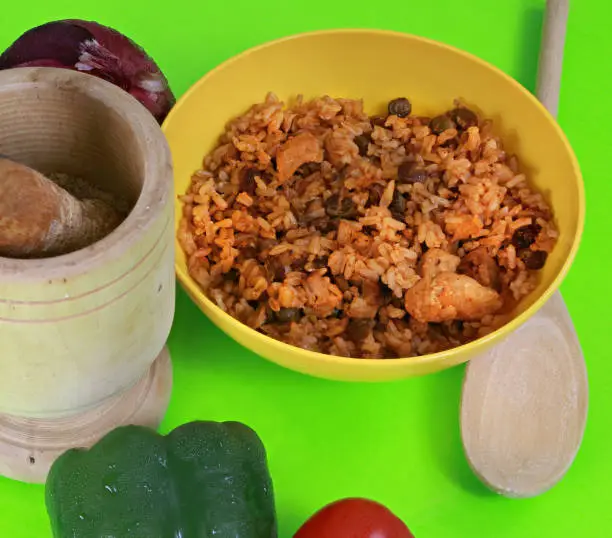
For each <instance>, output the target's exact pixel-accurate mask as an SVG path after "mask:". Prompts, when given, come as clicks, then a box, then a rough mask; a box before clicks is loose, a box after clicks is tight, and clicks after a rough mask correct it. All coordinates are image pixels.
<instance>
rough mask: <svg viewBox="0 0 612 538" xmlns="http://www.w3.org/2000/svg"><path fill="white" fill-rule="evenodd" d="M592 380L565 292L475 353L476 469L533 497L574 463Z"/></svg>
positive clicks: (552, 20) (468, 432)
mask: <svg viewBox="0 0 612 538" xmlns="http://www.w3.org/2000/svg"><path fill="white" fill-rule="evenodd" d="M567 15H568V0H548V2H547V6H546V19H545V24H544V36H543V41H542V49H541V53H540V65H539V73H538V84H537V95H538V98H539V99H540V100H541V102H542V103H543V104H544V106H546V107H547V109H548V110H549V112H550V113H551V114H553V115H555V116H556V114H557V105H558V98H559V84H560V80H561V66H562V61H563V49H564V45H565V31H566V21H567ZM587 400H588V383H587V373H586V366H585V363H584V357H583V354H582V350H581V348H580V343H579V341H578V337H577V335H576V330H575V329H574V326H573V324H572V320H571V318H570V315H569V313H568V311H567V308H566V306H565V303H564V302H563V299H562V297H561V294H560V293H559V292H557V293H555V294H554V295H553V297H552V298H551V299H550V300H549V301H548V302H547V303H546V304H545V305H544V306H543V307H542V308H541V309H540V311H539V312H538V313H537V314H536V315H535V316H534V317H533V318H532V319H531V320H529V321H528V322H527V323H525V325H523V326H522V327H520V328H519V329H518V330H517V331H516V332H514V333H513V334H512V335H511V336H509V337H508V338H507V339H506V340H505V341H504V342H502V343H501V344H499V345H498V346H496V347H495V348H494V349H493V350H492V351H491V352H489V353H486V354H485V355H482V356H480V357H477V358H476V359H474V360H472V361H470V363H469V364H468V366H467V369H466V374H465V380H464V383H463V394H462V401H461V436H462V441H463V446H464V449H465V453H466V456H467V459H468V462H469V464H470V466H471V467H472V469H473V471H474V473H475V474H476V475H477V476H478V477H479V478H480V479H481V480H482V481H483V482H484V483H485V484H486V485H487V486H488V487H489V488H491V489H492V490H494V491H496V492H497V493H500V494H502V495H505V496H507V497H515V498H521V497H533V496H535V495H539V494H541V493H543V492H545V491H546V490H548V489H550V488H551V487H552V486H554V485H555V484H556V483H557V482H558V481H559V480H560V479H561V478H562V477H563V475H564V474H565V473H566V471H567V470H568V469H569V467H570V466H571V464H572V462H573V460H574V457H575V456H576V453H577V452H578V448H579V447H580V443H581V442H582V436H583V433H584V427H585V423H586V416H587V406H588V404H587Z"/></svg>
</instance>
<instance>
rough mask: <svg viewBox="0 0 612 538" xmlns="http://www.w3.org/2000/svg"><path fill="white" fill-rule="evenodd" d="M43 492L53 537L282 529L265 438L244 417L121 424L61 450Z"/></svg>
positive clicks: (221, 535)
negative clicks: (169, 424) (89, 442)
mask: <svg viewBox="0 0 612 538" xmlns="http://www.w3.org/2000/svg"><path fill="white" fill-rule="evenodd" d="M45 494H46V503H47V511H48V514H49V518H50V521H51V527H52V530H53V536H54V537H55V538H209V537H210V538H276V536H277V523H276V513H275V507H274V494H273V488H272V480H271V477H270V474H269V471H268V466H267V461H266V453H265V449H264V446H263V444H262V442H261V440H260V439H259V437H258V436H257V434H256V433H255V432H254V431H253V430H251V429H250V428H249V427H247V426H245V425H244V424H241V423H238V422H223V423H220V422H191V423H188V424H185V425H183V426H179V427H178V428H176V429H175V430H174V431H172V432H171V433H170V434H168V435H167V436H162V435H160V434H158V433H156V432H154V431H153V430H150V429H148V428H145V427H140V426H124V427H120V428H117V429H115V430H113V431H112V432H110V433H109V434H108V435H106V436H105V437H104V438H102V439H101V440H100V441H99V442H98V443H96V444H95V445H94V446H93V447H92V448H91V449H89V450H82V449H73V450H69V451H68V452H66V453H65V454H63V455H62V456H60V457H59V458H58V459H57V460H56V461H55V463H54V464H53V466H52V467H51V470H50V473H49V475H48V478H47V483H46V491H45Z"/></svg>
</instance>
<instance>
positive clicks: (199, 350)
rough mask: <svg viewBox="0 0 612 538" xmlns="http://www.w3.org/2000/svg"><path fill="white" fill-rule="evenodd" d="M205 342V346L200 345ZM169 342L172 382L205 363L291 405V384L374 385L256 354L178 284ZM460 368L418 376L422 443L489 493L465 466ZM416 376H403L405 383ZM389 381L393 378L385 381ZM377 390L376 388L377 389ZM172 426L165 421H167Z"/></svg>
mask: <svg viewBox="0 0 612 538" xmlns="http://www.w3.org/2000/svg"><path fill="white" fill-rule="evenodd" d="M204 342H205V345H206V347H205V349H203V345H204V344H203V343H204ZM169 345H170V350H171V352H176V356H177V357H178V356H180V361H181V363H180V376H181V378H180V379H177V383H181V382H189V380H188V377H189V376H190V375H191V374H193V375H196V373H197V371H199V370H201V369H202V367H203V365H204V364H205V370H206V378H207V379H209V380H210V383H213V384H214V383H215V380H219V382H221V383H224V384H227V379H228V378H232V377H233V378H234V379H235V384H236V388H237V389H240V390H242V391H244V390H246V391H253V390H255V391H261V390H263V391H265V390H266V388H270V389H272V388H273V387H274V388H275V389H278V387H280V386H282V387H283V390H282V391H281V393H282V394H284V397H285V398H288V404H289V406H290V407H292V408H294V409H295V402H293V403H291V402H292V400H293V398H295V397H296V394H294V393H293V392H292V387H297V386H298V385H303V384H305V383H306V384H310V383H312V385H313V390H314V389H316V392H317V396H318V398H319V399H320V400H325V399H326V398H327V396H328V392H329V391H332V392H335V391H339V390H340V391H342V392H343V393H344V396H345V397H346V398H347V399H350V400H353V401H359V400H360V398H359V394H363V395H364V396H365V395H366V394H370V395H373V394H374V392H372V388H373V387H364V386H363V385H360V384H353V383H341V382H336V381H326V380H321V379H316V378H309V377H307V376H303V375H302V374H299V373H296V372H293V371H290V370H287V369H285V368H282V367H280V366H277V365H275V364H273V363H270V362H268V361H266V360H264V359H262V358H260V357H257V356H256V355H254V354H253V353H252V352H250V351H248V350H246V349H245V348H243V347H242V346H240V345H239V344H237V343H236V342H234V341H233V340H232V339H231V338H230V337H228V336H226V335H225V334H223V333H222V332H221V331H219V330H218V329H217V328H216V327H215V326H214V325H213V324H212V322H210V321H209V320H208V319H206V317H205V316H204V315H203V314H202V312H201V311H200V310H199V309H198V307H197V306H196V305H195V304H193V303H192V301H191V300H190V299H189V298H188V296H187V295H186V294H185V293H184V292H183V291H182V290H181V289H180V287H177V309H176V319H175V323H174V326H173V330H172V333H171V336H170V340H169ZM203 361H205V363H204V362H203ZM175 370H178V368H175ZM463 372H464V369H463V368H462V367H456V368H452V369H450V370H446V371H444V372H440V373H438V374H436V375H432V376H428V377H426V378H423V379H421V380H418V382H419V383H423V384H424V386H423V389H424V390H423V391H422V395H423V401H422V405H421V410H420V411H419V412H422V413H423V414H424V416H425V417H426V419H425V421H424V422H425V424H426V428H425V439H423V443H424V444H426V445H428V446H429V450H428V452H429V453H430V454H431V455H432V456H433V458H434V460H435V461H436V463H437V465H438V466H439V468H440V469H441V470H442V472H443V473H444V474H445V475H446V476H447V477H448V478H449V479H450V480H451V481H453V482H454V483H455V484H457V485H458V486H459V487H461V488H462V489H464V490H466V491H468V492H469V493H471V494H473V495H476V496H480V497H482V496H491V495H493V494H492V493H491V492H490V491H489V490H488V489H487V488H485V487H484V486H483V485H482V484H481V483H480V481H479V480H478V479H477V478H476V477H475V476H474V474H473V473H472V471H471V469H470V468H469V466H468V463H467V461H466V459H465V456H464V453H463V448H462V445H461V438H460V429H459V404H460V396H461V383H462V377H463ZM416 381H417V380H410V381H408V385H406V387H408V386H409V384H410V383H413V382H416ZM398 383H404V382H398ZM247 384H248V385H249V386H248V387H247ZM393 385H395V383H391V384H390V385H389V386H390V387H391V386H393ZM255 387H256V388H255ZM402 390H403V389H399V387H398V386H397V385H396V386H395V387H394V388H393V389H391V388H390V391H389V393H393V394H395V395H397V394H398V391H399V393H401V392H402ZM207 392H209V391H207V390H206V389H205V388H204V387H203V388H202V393H201V396H200V397H199V399H198V400H199V401H198V403H197V406H198V407H199V408H202V409H207V408H208V407H209V404H207V402H206V399H207V397H208V396H207ZM376 393H377V394H378V392H377V391H376ZM277 395H278V393H277ZM389 396H391V394H389ZM211 397H212V396H211ZM200 402H201V403H200ZM194 403H195V402H194ZM259 403H260V405H263V406H266V405H270V403H266V402H265V401H263V400H259ZM364 405H365V402H364ZM215 407H216V406H215V402H210V408H211V409H212V408H215ZM400 407H401V405H400ZM172 408H173V405H172V403H171V409H170V410H169V414H168V419H169V422H175V420H173V417H174V413H173V410H172ZM192 412H193V416H192V417H185V416H182V417H181V420H187V419H197V418H203V417H201V416H198V409H196V408H195V407H194V408H193V411H192ZM360 412H362V413H363V412H365V409H361V411H360ZM299 414H300V412H299V411H298V415H299ZM307 417H308V413H305V416H303V417H300V416H297V417H294V418H295V419H296V420H297V421H298V422H299V420H300V419H306V418H307ZM172 426H173V425H172V424H168V427H172Z"/></svg>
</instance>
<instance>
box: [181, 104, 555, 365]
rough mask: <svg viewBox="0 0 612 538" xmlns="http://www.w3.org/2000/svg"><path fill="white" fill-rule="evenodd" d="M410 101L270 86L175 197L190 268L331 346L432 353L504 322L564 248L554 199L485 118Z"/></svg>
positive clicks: (323, 347)
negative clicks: (378, 111)
mask: <svg viewBox="0 0 612 538" xmlns="http://www.w3.org/2000/svg"><path fill="white" fill-rule="evenodd" d="M410 109H411V104H410V103H409V101H408V100H406V99H403V98H402V99H395V100H393V101H391V102H390V103H389V110H388V114H385V115H384V116H374V117H369V116H368V115H367V114H366V113H365V112H364V107H363V102H362V101H361V100H352V99H333V98H331V97H329V96H323V97H320V98H316V99H313V100H310V101H304V100H303V99H302V97H300V96H298V98H297V99H296V101H295V102H294V103H293V104H292V105H291V106H288V107H287V106H285V104H284V103H282V102H281V101H279V99H278V98H277V97H276V96H275V95H274V94H269V95H268V96H267V97H266V99H265V101H264V102H262V103H258V104H255V105H253V106H252V107H251V108H250V109H249V110H248V111H247V112H246V114H244V115H243V116H240V117H238V118H235V119H233V120H232V121H230V122H229V123H228V125H227V127H226V130H225V132H224V133H223V135H222V136H221V137H220V140H219V143H218V145H217V147H216V148H215V149H214V150H213V151H212V152H210V153H209V154H208V155H207V156H205V158H204V160H203V166H202V169H201V170H197V171H196V172H195V173H194V174H193V176H192V179H191V184H190V187H189V189H188V191H187V192H186V193H185V195H183V196H181V198H180V199H181V201H182V203H183V218H182V221H181V224H180V227H179V232H178V233H179V241H180V244H181V245H182V248H183V249H184V251H185V253H186V255H187V258H188V268H189V272H190V275H191V277H192V278H193V279H194V280H195V281H196V282H197V283H198V284H199V286H200V287H201V288H202V289H203V290H204V292H205V293H206V294H207V295H208V296H209V297H210V298H211V300H212V301H213V302H214V303H215V304H216V305H217V306H219V307H220V308H222V309H223V310H224V311H226V312H227V313H229V314H230V315H232V316H233V317H235V318H236V319H238V320H240V321H241V322H242V323H245V324H246V325H248V326H250V327H252V328H253V329H255V330H257V331H260V332H262V333H265V334H267V335H269V336H271V337H273V338H276V339H278V340H282V341H284V342H287V343H289V344H291V345H295V346H299V347H301V348H304V349H309V350H313V351H319V352H322V353H328V354H332V355H340V356H346V357H356V358H380V359H384V358H394V357H410V356H416V355H422V354H427V353H432V352H436V351H441V350H445V349H449V348H452V347H455V346H458V345H461V344H464V343H467V342H469V341H471V340H474V339H476V338H479V337H481V336H483V335H484V334H487V333H488V332H490V331H492V330H495V329H496V328H498V327H500V326H501V325H503V324H504V323H506V322H507V321H508V320H509V318H510V316H511V315H512V312H513V310H514V308H515V307H516V305H517V303H518V302H519V301H521V300H522V299H523V298H524V297H525V296H526V295H528V294H529V293H531V292H532V291H533V290H534V289H535V287H536V285H537V281H538V273H539V271H540V270H541V269H542V267H543V266H544V264H545V262H546V259H547V256H548V254H549V253H550V252H551V251H552V249H553V248H554V246H555V243H556V240H557V237H558V232H557V230H556V227H555V225H554V222H553V215H552V212H551V209H550V207H549V205H548V204H547V202H546V201H545V199H544V198H543V196H542V195H541V194H540V193H538V192H536V191H534V190H533V189H532V188H530V186H529V182H528V178H527V176H526V175H525V174H524V172H522V171H521V170H520V166H519V161H518V159H517V158H516V156H514V155H509V154H507V153H506V152H505V151H504V148H503V144H502V141H501V140H500V139H499V138H498V137H497V136H496V135H495V133H494V130H493V125H492V123H491V122H490V121H488V120H486V119H485V118H481V117H479V116H478V115H477V114H476V113H475V112H473V111H471V110H470V109H468V108H466V107H465V106H464V105H462V104H461V103H459V102H456V103H454V108H452V109H451V110H449V111H448V112H444V113H442V114H440V115H439V116H436V117H434V118H424V117H419V116H416V115H412V114H410ZM400 111H402V112H400Z"/></svg>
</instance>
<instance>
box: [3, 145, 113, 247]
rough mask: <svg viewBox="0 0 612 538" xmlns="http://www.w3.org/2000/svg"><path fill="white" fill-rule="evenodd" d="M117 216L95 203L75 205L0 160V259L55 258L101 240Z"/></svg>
mask: <svg viewBox="0 0 612 538" xmlns="http://www.w3.org/2000/svg"><path fill="white" fill-rule="evenodd" d="M120 220H121V217H120V215H119V214H118V213H117V212H116V211H115V210H114V209H113V208H112V207H110V206H109V205H108V204H106V203H104V202H102V201H100V200H78V199H76V198H75V197H74V196H72V195H71V194H70V193H68V192H67V191H65V190H64V189H62V188H61V187H59V186H58V185H56V184H55V183H54V182H53V181H51V180H50V179H48V178H46V177H45V176H43V175H42V174H40V173H38V172H37V171H36V170H33V169H31V168H29V167H27V166H25V165H23V164H20V163H17V162H14V161H12V160H10V159H7V158H2V156H0V256H4V257H13V258H28V257H37V258H38V257H45V256H56V255H59V254H65V253H68V252H72V251H74V250H78V249H80V248H83V247H85V246H87V245H90V244H92V243H94V242H95V241H97V240H99V239H101V238H102V237H104V236H105V235H106V234H108V233H109V232H110V231H111V230H113V229H114V228H115V227H116V226H117V225H118V224H119V222H120Z"/></svg>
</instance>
